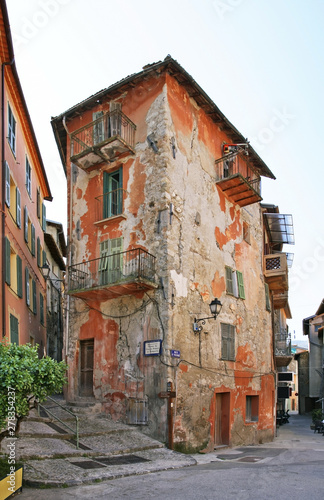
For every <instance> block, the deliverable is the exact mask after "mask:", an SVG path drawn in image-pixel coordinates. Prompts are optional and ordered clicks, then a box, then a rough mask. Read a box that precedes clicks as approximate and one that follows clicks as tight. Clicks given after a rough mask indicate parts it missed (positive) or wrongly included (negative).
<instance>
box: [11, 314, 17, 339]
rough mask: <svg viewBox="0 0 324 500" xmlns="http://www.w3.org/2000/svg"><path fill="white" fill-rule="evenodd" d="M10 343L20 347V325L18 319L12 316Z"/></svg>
mask: <svg viewBox="0 0 324 500" xmlns="http://www.w3.org/2000/svg"><path fill="white" fill-rule="evenodd" d="M10 342H11V343H12V344H17V345H19V324H18V318H16V316H14V315H13V314H10Z"/></svg>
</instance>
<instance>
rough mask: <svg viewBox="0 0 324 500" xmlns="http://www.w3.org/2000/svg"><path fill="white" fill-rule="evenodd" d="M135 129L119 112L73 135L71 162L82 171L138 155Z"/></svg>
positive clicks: (106, 116)
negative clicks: (134, 154)
mask: <svg viewBox="0 0 324 500" xmlns="http://www.w3.org/2000/svg"><path fill="white" fill-rule="evenodd" d="M135 130H136V125H135V124H134V123H133V122H132V121H131V120H130V119H129V118H128V117H127V116H126V115H125V114H124V113H123V112H122V111H120V110H119V109H116V110H114V111H112V112H109V113H105V114H103V115H102V116H100V117H99V118H97V119H96V120H94V121H92V122H90V123H88V124H87V125H85V126H84V127H81V128H79V129H78V130H75V131H74V132H72V134H71V161H72V162H73V163H75V164H76V165H78V166H79V167H80V168H82V169H83V170H86V171H87V170H89V169H91V168H94V167H97V166H98V165H99V164H100V163H103V162H112V161H115V160H116V159H118V158H119V157H120V156H124V155H125V154H133V153H135Z"/></svg>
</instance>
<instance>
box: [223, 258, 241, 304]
mask: <svg viewBox="0 0 324 500" xmlns="http://www.w3.org/2000/svg"><path fill="white" fill-rule="evenodd" d="M225 277H226V293H228V294H229V295H234V297H237V298H240V299H245V290H244V281H243V274H242V273H241V272H240V271H235V270H234V269H232V268H231V267H228V266H225Z"/></svg>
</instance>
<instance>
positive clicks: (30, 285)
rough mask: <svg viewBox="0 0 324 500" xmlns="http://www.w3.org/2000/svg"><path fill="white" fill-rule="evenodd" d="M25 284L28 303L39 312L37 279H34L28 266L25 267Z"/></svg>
mask: <svg viewBox="0 0 324 500" xmlns="http://www.w3.org/2000/svg"><path fill="white" fill-rule="evenodd" d="M25 285H26V304H27V305H28V307H29V309H30V310H31V311H32V312H33V313H34V314H36V313H37V301H36V281H35V280H33V278H32V276H31V274H30V272H29V269H28V267H26V268H25Z"/></svg>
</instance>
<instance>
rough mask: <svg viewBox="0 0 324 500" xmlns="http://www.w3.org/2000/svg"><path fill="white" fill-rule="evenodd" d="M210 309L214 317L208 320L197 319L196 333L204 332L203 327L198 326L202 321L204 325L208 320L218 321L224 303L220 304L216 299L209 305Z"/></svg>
mask: <svg viewBox="0 0 324 500" xmlns="http://www.w3.org/2000/svg"><path fill="white" fill-rule="evenodd" d="M209 308H210V313H211V314H212V316H208V318H198V319H197V318H195V320H194V324H193V331H194V332H195V333H197V332H200V331H201V330H202V326H200V325H198V323H199V322H200V321H201V323H202V325H204V324H205V323H206V319H216V318H217V316H218V315H219V313H220V311H221V308H222V303H221V302H220V300H218V299H217V298H215V299H214V300H212V301H211V303H210V304H209Z"/></svg>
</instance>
